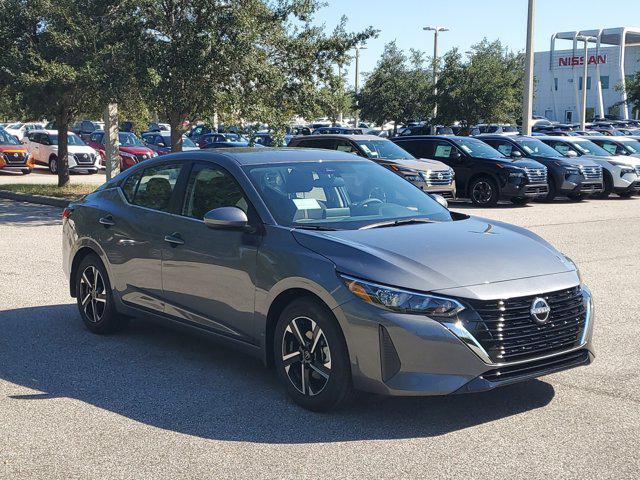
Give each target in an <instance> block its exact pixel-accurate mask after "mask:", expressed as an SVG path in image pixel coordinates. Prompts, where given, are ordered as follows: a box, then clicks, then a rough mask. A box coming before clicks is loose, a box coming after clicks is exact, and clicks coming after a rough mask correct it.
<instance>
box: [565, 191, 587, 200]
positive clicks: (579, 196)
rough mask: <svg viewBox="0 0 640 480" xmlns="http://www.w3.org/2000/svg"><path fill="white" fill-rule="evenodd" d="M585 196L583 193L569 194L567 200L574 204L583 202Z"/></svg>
mask: <svg viewBox="0 0 640 480" xmlns="http://www.w3.org/2000/svg"><path fill="white" fill-rule="evenodd" d="M585 197H586V195H585V194H584V193H569V194H568V195H567V198H568V199H569V200H573V201H574V202H581V201H582V200H584V199H585Z"/></svg>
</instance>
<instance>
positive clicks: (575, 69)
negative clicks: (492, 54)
mask: <svg viewBox="0 0 640 480" xmlns="http://www.w3.org/2000/svg"><path fill="white" fill-rule="evenodd" d="M580 36H586V37H593V40H591V42H590V45H589V46H590V48H589V49H588V53H587V55H586V62H587V81H586V88H587V102H586V104H587V114H586V118H587V120H590V119H592V118H594V117H595V118H604V117H605V115H611V116H614V117H620V118H625V119H627V118H637V116H638V112H637V111H632V109H631V107H630V106H629V105H627V103H626V100H627V98H626V93H625V91H624V88H625V85H626V82H628V81H629V80H630V79H631V78H633V77H634V76H635V74H636V72H638V71H639V70H640V29H639V28H632V27H618V28H606V29H600V30H581V31H574V32H560V33H555V34H554V35H552V37H551V48H550V50H549V51H548V52H536V53H535V57H534V62H535V64H534V77H535V94H534V100H533V113H534V115H540V116H544V117H546V118H548V119H549V120H556V121H559V122H563V123H577V122H579V121H580V114H581V106H582V88H583V85H582V84H583V78H582V77H583V73H584V62H585V58H584V43H583V42H582V41H581V40H579V39H578V37H580ZM563 44H564V45H563ZM565 45H567V46H568V47H570V48H562V49H559V48H558V47H564V46H565Z"/></svg>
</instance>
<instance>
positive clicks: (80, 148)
mask: <svg viewBox="0 0 640 480" xmlns="http://www.w3.org/2000/svg"><path fill="white" fill-rule="evenodd" d="M57 149H58V146H57V145H56V150H57ZM67 151H68V152H69V153H96V151H95V149H93V148H92V147H90V146H89V145H68V146H67Z"/></svg>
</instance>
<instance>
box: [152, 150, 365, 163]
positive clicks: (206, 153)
mask: <svg viewBox="0 0 640 480" xmlns="http://www.w3.org/2000/svg"><path fill="white" fill-rule="evenodd" d="M183 156H187V157H188V159H189V160H214V161H216V160H217V161H220V160H221V159H226V160H232V161H234V162H235V163H237V164H239V165H241V166H244V165H263V164H269V165H273V164H278V163H299V162H305V163H316V162H337V161H349V162H370V161H371V160H369V159H366V158H362V157H359V156H357V155H354V154H352V153H346V152H340V151H338V150H325V149H322V148H269V147H265V148H254V147H237V148H215V149H204V150H193V151H190V152H179V153H174V154H170V155H163V156H161V157H158V158H157V161H160V160H172V159H175V158H176V157H177V158H181V157H183Z"/></svg>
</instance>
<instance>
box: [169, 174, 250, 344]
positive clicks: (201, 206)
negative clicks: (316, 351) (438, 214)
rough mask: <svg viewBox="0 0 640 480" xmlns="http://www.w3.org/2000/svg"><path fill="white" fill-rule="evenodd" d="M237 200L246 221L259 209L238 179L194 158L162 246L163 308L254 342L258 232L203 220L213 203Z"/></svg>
mask: <svg viewBox="0 0 640 480" xmlns="http://www.w3.org/2000/svg"><path fill="white" fill-rule="evenodd" d="M229 206H235V207H238V208H241V209H242V210H244V211H245V212H246V213H247V215H248V216H249V220H250V223H254V224H255V223H256V222H255V220H256V218H257V215H256V214H255V213H254V211H253V208H252V207H251V206H250V205H249V204H248V202H247V200H246V197H245V195H244V193H243V191H242V189H241V187H240V186H239V185H238V183H237V182H236V180H235V179H234V178H233V176H232V175H230V174H229V173H228V172H227V171H226V170H224V169H222V168H221V167H218V166H216V165H215V164H212V163H206V164H204V163H203V164H199V163H196V164H194V166H193V169H192V171H191V173H190V175H189V179H188V182H187V185H186V188H185V195H184V200H183V202H182V207H181V210H180V213H181V215H180V216H177V217H174V219H173V221H172V224H171V228H170V229H169V230H167V231H166V232H165V234H166V235H167V236H168V237H169V238H168V242H167V243H165V245H164V249H163V261H162V283H163V291H164V298H165V301H166V306H165V312H166V313H167V314H169V315H172V316H174V317H178V318H180V319H181V320H183V321H186V322H189V323H194V324H198V325H199V326H204V327H205V328H208V329H211V330H214V331H216V332H217V333H220V334H222V335H226V336H229V337H233V338H236V339H239V340H243V341H246V342H249V343H253V344H258V343H259V341H260V339H259V333H258V331H257V330H256V328H255V324H254V321H253V319H254V297H255V286H254V278H255V269H256V255H257V250H258V245H259V242H260V239H261V236H260V234H258V233H256V232H250V231H247V230H228V229H212V228H209V227H207V226H206V225H205V224H204V222H203V217H204V215H205V213H207V212H208V211H210V210H213V209H214V208H219V207H229Z"/></svg>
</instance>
